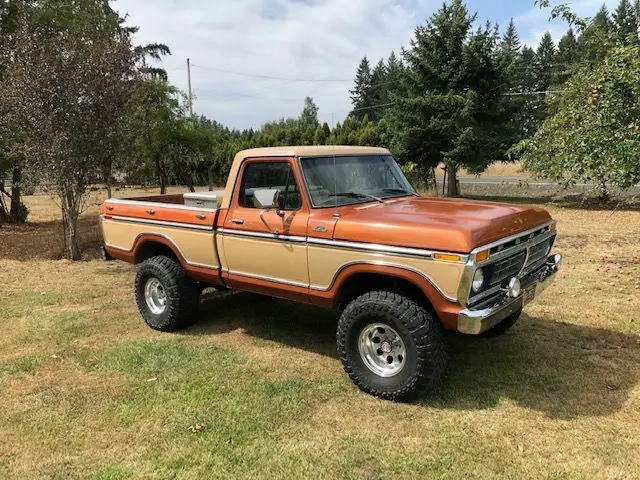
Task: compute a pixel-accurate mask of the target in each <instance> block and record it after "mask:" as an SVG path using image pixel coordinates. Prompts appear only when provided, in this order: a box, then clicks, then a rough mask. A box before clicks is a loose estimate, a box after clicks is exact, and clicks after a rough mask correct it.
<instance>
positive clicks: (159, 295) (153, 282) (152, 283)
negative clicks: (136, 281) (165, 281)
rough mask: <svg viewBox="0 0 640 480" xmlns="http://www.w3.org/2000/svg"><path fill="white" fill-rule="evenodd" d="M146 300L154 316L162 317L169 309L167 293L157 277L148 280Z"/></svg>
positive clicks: (145, 291)
mask: <svg viewBox="0 0 640 480" xmlns="http://www.w3.org/2000/svg"><path fill="white" fill-rule="evenodd" d="M144 299H145V301H146V302H147V307H149V310H151V313H153V314H154V315H160V314H162V313H164V311H165V310H166V309H167V293H166V292H165V290H164V285H162V282H160V280H158V279H157V278H156V277H151V278H150V279H149V280H147V283H146V284H145V286H144Z"/></svg>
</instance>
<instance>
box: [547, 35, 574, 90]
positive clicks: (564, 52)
mask: <svg viewBox="0 0 640 480" xmlns="http://www.w3.org/2000/svg"><path fill="white" fill-rule="evenodd" d="M579 55H580V53H579V51H578V41H577V39H576V36H575V35H574V33H573V29H571V28H570V29H569V30H567V33H565V34H564V35H563V36H562V38H561V39H560V41H559V42H558V50H557V51H556V56H555V59H554V65H555V66H556V68H555V71H554V73H553V75H552V77H551V84H552V85H562V84H563V83H564V82H566V81H567V80H568V79H569V77H571V75H572V74H573V69H574V68H575V66H576V62H577V61H578V57H579Z"/></svg>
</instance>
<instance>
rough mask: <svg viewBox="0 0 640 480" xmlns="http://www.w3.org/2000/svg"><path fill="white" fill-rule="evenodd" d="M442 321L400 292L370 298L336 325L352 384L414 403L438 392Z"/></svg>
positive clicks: (444, 356)
mask: <svg viewBox="0 0 640 480" xmlns="http://www.w3.org/2000/svg"><path fill="white" fill-rule="evenodd" d="M443 337H444V336H443V332H442V326H441V325H440V322H439V320H438V319H437V318H436V317H435V316H434V315H433V314H432V313H431V312H430V311H429V310H428V309H427V308H425V307H424V306H423V305H421V304H420V303H418V302H416V301H415V300H413V299H411V298H409V297H407V296H405V295H403V294H400V293H396V292H390V291H374V292H367V293H365V294H363V295H361V296H360V297H358V298H356V299H355V300H353V301H352V302H351V303H349V304H348V305H347V306H346V308H345V309H344V310H343V312H342V315H341V316H340V320H339V322H338V334H337V343H338V353H339V355H340V358H341V360H342V363H343V365H344V369H345V371H346V372H347V374H348V375H349V377H350V378H351V380H352V381H353V382H354V383H355V384H356V385H357V386H358V388H360V389H361V390H363V391H364V392H366V393H369V394H371V395H374V396H376V397H380V398H384V399H387V400H401V401H405V400H410V399H412V398H415V397H416V396H417V395H418V394H419V393H420V392H422V391H424V390H429V389H431V388H433V387H434V386H436V384H437V383H438V382H439V381H440V380H441V379H442V377H443V376H444V373H445V371H446V367H447V352H446V344H445V340H444V338H443Z"/></svg>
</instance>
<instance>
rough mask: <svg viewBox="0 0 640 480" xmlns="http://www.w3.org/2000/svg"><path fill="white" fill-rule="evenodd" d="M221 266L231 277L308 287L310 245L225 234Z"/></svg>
mask: <svg viewBox="0 0 640 480" xmlns="http://www.w3.org/2000/svg"><path fill="white" fill-rule="evenodd" d="M219 236H220V237H223V241H222V243H223V244H224V249H223V253H222V256H223V257H224V258H223V260H222V261H221V263H222V264H223V268H224V270H225V271H228V272H229V273H230V274H231V275H238V276H243V277H257V278H261V279H263V280H271V281H274V282H276V283H283V284H286V283H290V284H292V285H296V286H299V287H305V288H306V287H308V286H309V272H308V269H307V245H306V244H304V243H294V242H282V241H278V240H268V239H259V238H250V237H241V236H237V235H224V234H219Z"/></svg>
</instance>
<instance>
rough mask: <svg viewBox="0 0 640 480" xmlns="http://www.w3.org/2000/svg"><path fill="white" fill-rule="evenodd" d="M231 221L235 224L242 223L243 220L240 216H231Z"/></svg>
mask: <svg viewBox="0 0 640 480" xmlns="http://www.w3.org/2000/svg"><path fill="white" fill-rule="evenodd" d="M231 223H235V224H236V225H244V220H243V219H242V218H233V219H231Z"/></svg>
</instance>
